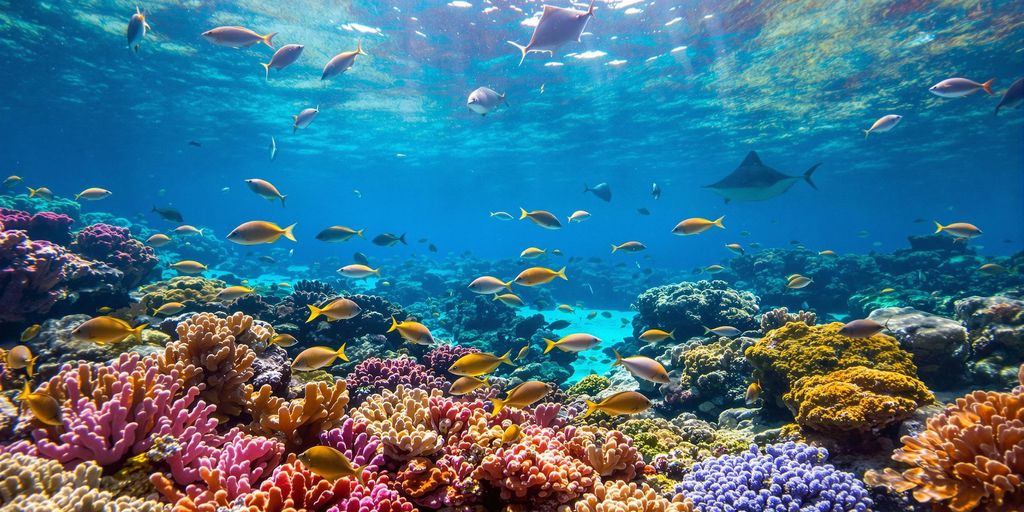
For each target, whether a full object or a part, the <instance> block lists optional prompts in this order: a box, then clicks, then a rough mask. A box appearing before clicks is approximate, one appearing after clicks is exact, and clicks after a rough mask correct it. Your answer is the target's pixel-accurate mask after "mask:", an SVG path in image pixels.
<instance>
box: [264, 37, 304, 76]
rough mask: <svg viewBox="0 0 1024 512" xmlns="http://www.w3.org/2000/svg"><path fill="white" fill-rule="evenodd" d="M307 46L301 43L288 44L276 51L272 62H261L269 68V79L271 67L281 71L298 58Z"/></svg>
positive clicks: (266, 68)
mask: <svg viewBox="0 0 1024 512" xmlns="http://www.w3.org/2000/svg"><path fill="white" fill-rule="evenodd" d="M305 48H306V47H305V46H302V45H301V44H286V45H284V46H282V47H280V48H278V49H277V51H276V52H274V56H273V57H271V58H270V62H267V63H263V62H261V63H260V65H261V66H263V69H265V70H267V80H270V68H274V69H276V70H278V71H281V70H282V69H284V68H286V67H288V66H289V65H291V64H292V63H294V62H295V61H296V60H298V58H299V56H300V55H302V50H303V49H305Z"/></svg>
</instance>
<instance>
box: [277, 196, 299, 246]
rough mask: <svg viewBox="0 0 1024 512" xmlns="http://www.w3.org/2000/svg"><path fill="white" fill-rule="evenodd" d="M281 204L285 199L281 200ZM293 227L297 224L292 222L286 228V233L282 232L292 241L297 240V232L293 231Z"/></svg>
mask: <svg viewBox="0 0 1024 512" xmlns="http://www.w3.org/2000/svg"><path fill="white" fill-rule="evenodd" d="M281 204H284V200H283V199H282V200H281ZM293 229H295V224H292V225H291V226H288V227H286V228H284V233H282V234H283V235H284V237H285V238H287V239H288V240H291V241H292V242H296V241H297V240H295V233H292V230H293Z"/></svg>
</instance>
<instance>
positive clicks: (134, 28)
mask: <svg viewBox="0 0 1024 512" xmlns="http://www.w3.org/2000/svg"><path fill="white" fill-rule="evenodd" d="M147 30H152V29H151V28H149V23H146V15H145V14H142V11H141V10H139V8H138V7H135V14H132V19H130V20H128V33H127V37H128V47H129V48H131V49H132V50H134V51H135V53H139V43H140V42H142V38H144V37H146V31H147Z"/></svg>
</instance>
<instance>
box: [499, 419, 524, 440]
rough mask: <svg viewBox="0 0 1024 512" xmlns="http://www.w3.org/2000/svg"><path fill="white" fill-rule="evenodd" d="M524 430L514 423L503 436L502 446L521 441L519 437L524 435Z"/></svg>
mask: <svg viewBox="0 0 1024 512" xmlns="http://www.w3.org/2000/svg"><path fill="white" fill-rule="evenodd" d="M522 433H523V430H522V429H521V428H520V427H519V425H517V424H515V423H513V424H511V425H509V426H508V428H506V429H505V431H504V432H502V434H501V444H508V443H514V442H516V441H518V440H519V436H520V435H522Z"/></svg>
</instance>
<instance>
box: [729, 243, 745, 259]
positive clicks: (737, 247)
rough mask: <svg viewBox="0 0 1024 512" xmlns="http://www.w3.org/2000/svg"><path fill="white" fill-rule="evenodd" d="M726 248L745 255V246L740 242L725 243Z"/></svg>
mask: <svg viewBox="0 0 1024 512" xmlns="http://www.w3.org/2000/svg"><path fill="white" fill-rule="evenodd" d="M725 248H726V249H729V250H730V251H732V252H733V253H734V254H739V255H740V256H742V255H743V246H742V245H740V244H725Z"/></svg>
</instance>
